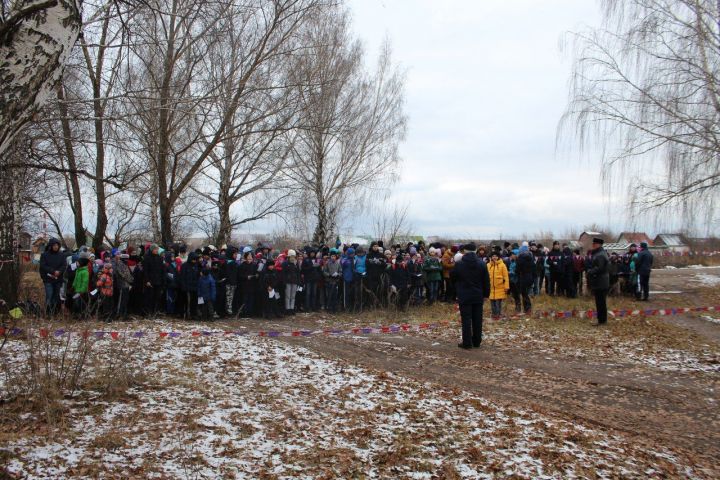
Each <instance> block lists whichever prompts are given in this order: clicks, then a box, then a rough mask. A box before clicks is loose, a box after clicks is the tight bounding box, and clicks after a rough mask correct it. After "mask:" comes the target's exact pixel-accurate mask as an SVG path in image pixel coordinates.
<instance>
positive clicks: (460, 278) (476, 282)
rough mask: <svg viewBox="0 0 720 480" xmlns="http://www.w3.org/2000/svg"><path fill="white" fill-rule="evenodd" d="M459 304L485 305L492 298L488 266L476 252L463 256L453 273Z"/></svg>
mask: <svg viewBox="0 0 720 480" xmlns="http://www.w3.org/2000/svg"><path fill="white" fill-rule="evenodd" d="M451 278H452V280H453V281H454V282H455V289H456V292H457V298H458V302H459V303H461V304H468V303H483V300H484V299H485V298H488V297H489V296H490V275H489V274H488V269H487V265H485V263H484V262H482V261H481V260H480V259H479V258H478V256H477V255H476V254H475V252H468V253H466V254H465V255H463V257H462V260H461V261H460V262H458V263H456V264H455V268H453V271H452V276H451Z"/></svg>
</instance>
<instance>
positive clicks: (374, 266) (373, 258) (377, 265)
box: [365, 249, 387, 280]
mask: <svg viewBox="0 0 720 480" xmlns="http://www.w3.org/2000/svg"><path fill="white" fill-rule="evenodd" d="M365 266H366V268H367V273H368V277H372V278H374V279H376V280H377V279H379V278H380V275H382V273H383V272H384V271H385V268H386V267H387V261H386V260H385V255H383V254H382V253H380V252H376V251H375V250H372V249H371V250H370V253H368V254H367V258H366V260H365Z"/></svg>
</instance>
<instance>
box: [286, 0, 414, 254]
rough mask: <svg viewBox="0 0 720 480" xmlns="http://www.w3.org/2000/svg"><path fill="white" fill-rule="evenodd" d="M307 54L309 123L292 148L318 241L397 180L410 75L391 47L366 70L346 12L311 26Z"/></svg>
mask: <svg viewBox="0 0 720 480" xmlns="http://www.w3.org/2000/svg"><path fill="white" fill-rule="evenodd" d="M308 37H309V38H308V40H307V42H306V43H307V44H308V45H309V48H308V55H307V59H306V61H305V65H304V68H303V69H302V70H300V72H299V75H303V77H301V79H300V80H299V81H298V83H302V84H305V85H308V87H307V88H306V89H305V90H304V91H303V92H302V101H303V104H304V110H303V121H302V125H301V127H300V130H299V134H298V141H297V142H296V143H295V146H294V149H293V153H294V161H295V169H294V170H293V174H294V176H295V178H296V179H297V180H298V181H299V183H300V185H301V188H302V189H303V190H305V192H306V198H309V199H310V200H311V205H312V209H311V210H312V211H314V212H315V214H316V216H317V221H316V226H315V229H314V233H313V241H314V242H316V243H325V242H328V241H330V240H331V239H332V237H333V235H334V234H335V233H336V232H337V226H338V225H337V223H338V218H339V215H340V213H341V211H342V210H343V209H345V208H347V207H348V205H349V204H350V203H351V202H352V203H355V204H357V203H361V202H362V198H363V197H364V196H365V195H366V194H368V193H369V192H372V190H373V189H381V188H383V187H386V186H387V185H389V184H391V183H392V182H393V180H394V176H393V171H394V168H395V166H396V165H397V163H398V152H397V149H398V144H399V142H400V140H401V139H402V138H403V136H404V132H405V123H406V119H405V116H404V114H403V100H404V93H403V92H404V76H403V75H402V74H401V73H400V72H399V71H398V70H397V69H396V68H395V67H394V66H393V64H392V61H391V56H390V49H389V46H388V45H387V44H386V45H384V47H383V50H382V52H381V54H380V57H379V59H378V64H377V70H376V71H375V72H373V73H367V72H366V71H365V69H364V65H363V52H362V48H361V46H360V44H359V42H357V41H353V39H352V38H351V36H350V32H349V19H348V16H347V14H346V13H345V12H344V11H343V10H340V9H338V10H335V11H332V12H330V13H329V14H328V17H322V18H317V19H315V20H314V22H312V23H311V25H310V26H309V28H308Z"/></svg>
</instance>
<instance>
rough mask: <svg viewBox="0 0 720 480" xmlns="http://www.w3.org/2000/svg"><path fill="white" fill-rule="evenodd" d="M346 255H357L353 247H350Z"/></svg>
mask: <svg viewBox="0 0 720 480" xmlns="http://www.w3.org/2000/svg"><path fill="white" fill-rule="evenodd" d="M346 253H347V254H348V255H354V254H355V249H354V248H352V247H350V248H348V249H347V252H346Z"/></svg>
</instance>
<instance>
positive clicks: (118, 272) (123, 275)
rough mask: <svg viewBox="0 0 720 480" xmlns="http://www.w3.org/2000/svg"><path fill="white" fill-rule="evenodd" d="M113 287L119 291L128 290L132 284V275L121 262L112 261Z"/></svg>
mask: <svg viewBox="0 0 720 480" xmlns="http://www.w3.org/2000/svg"><path fill="white" fill-rule="evenodd" d="M113 272H114V273H115V285H117V287H118V288H119V289H121V290H123V289H126V288H129V287H130V286H131V285H132V283H133V275H132V272H131V271H130V269H129V268H128V266H127V265H125V263H124V262H123V261H121V260H116V261H113Z"/></svg>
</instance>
